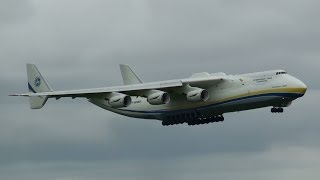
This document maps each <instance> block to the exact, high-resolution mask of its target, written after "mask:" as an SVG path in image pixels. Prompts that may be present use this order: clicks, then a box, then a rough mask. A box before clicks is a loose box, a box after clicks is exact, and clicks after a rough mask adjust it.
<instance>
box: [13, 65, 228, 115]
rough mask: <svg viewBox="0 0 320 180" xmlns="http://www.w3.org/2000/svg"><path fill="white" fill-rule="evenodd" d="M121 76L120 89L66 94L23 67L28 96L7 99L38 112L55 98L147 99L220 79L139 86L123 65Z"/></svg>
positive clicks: (31, 67) (35, 71)
mask: <svg viewBox="0 0 320 180" xmlns="http://www.w3.org/2000/svg"><path fill="white" fill-rule="evenodd" d="M120 68H121V72H122V75H123V76H124V79H123V80H124V83H125V85H123V86H114V87H103V88H94V89H80V90H68V91H53V90H52V89H51V87H50V85H49V84H48V83H47V82H46V80H45V79H44V78H43V76H42V75H41V73H40V72H39V70H38V69H37V67H36V66H35V65H34V64H27V75H28V88H29V92H28V93H23V94H14V95H11V96H26V97H30V105H31V108H32V109H39V108H41V107H43V106H44V104H45V103H46V101H47V99H48V98H56V99H59V98H61V97H72V98H77V97H84V98H95V97H101V96H110V95H111V96H112V94H113V93H122V94H125V95H128V96H143V97H147V96H149V95H150V93H155V92H157V91H163V92H167V93H172V92H173V93H174V92H176V93H183V94H187V93H188V92H190V91H193V90H195V89H197V88H198V89H199V88H204V89H205V88H208V87H212V86H213V85H215V84H216V83H219V82H220V81H222V80H223V78H221V77H218V76H209V75H208V74H203V73H202V74H201V73H200V74H196V75H194V76H192V77H190V78H187V79H178V80H169V81H159V82H151V83H142V81H141V79H140V78H139V77H138V76H137V75H136V74H135V73H134V72H133V71H132V70H131V68H130V67H129V66H127V65H120Z"/></svg>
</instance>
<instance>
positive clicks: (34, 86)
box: [27, 64, 52, 109]
mask: <svg viewBox="0 0 320 180" xmlns="http://www.w3.org/2000/svg"><path fill="white" fill-rule="evenodd" d="M27 74H28V89H29V92H32V93H40V92H49V91H52V89H51V88H50V86H49V84H48V83H47V82H46V80H45V79H44V78H43V77H42V75H41V73H40V72H39V70H38V68H37V67H36V65H34V64H27ZM47 100H48V98H47V97H46V96H35V97H30V108H31V109H40V108H42V107H43V106H44V104H45V103H46V102H47Z"/></svg>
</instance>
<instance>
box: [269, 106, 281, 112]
mask: <svg viewBox="0 0 320 180" xmlns="http://www.w3.org/2000/svg"><path fill="white" fill-rule="evenodd" d="M271 112H272V113H283V108H275V107H274V108H271Z"/></svg>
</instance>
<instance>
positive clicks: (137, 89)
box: [13, 80, 183, 98]
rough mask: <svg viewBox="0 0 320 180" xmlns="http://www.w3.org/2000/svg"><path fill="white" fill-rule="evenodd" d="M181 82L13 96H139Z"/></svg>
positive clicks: (178, 85) (175, 86) (179, 85)
mask: <svg viewBox="0 0 320 180" xmlns="http://www.w3.org/2000/svg"><path fill="white" fill-rule="evenodd" d="M182 86H183V83H182V81H181V80H172V81H161V82H154V83H143V84H133V85H125V86H114V87H104V88H94V89H80V90H69V91H51V92H40V93H32V92H30V93H24V94H16V95H13V96H27V97H34V96H47V97H49V98H60V97H73V98H75V97H88V98H90V97H94V96H98V95H101V94H105V93H112V92H119V93H124V94H128V95H131V96H139V95H141V94H142V93H143V92H144V91H146V90H165V91H168V90H170V89H171V90H172V89H174V88H178V87H182Z"/></svg>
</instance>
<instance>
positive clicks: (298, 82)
mask: <svg viewBox="0 0 320 180" xmlns="http://www.w3.org/2000/svg"><path fill="white" fill-rule="evenodd" d="M297 86H298V88H299V89H301V92H302V93H303V94H305V93H306V91H307V89H308V87H307V85H306V84H305V83H304V82H302V81H300V80H298V81H297Z"/></svg>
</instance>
